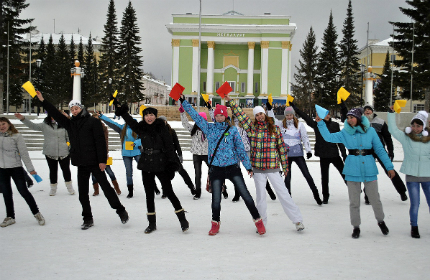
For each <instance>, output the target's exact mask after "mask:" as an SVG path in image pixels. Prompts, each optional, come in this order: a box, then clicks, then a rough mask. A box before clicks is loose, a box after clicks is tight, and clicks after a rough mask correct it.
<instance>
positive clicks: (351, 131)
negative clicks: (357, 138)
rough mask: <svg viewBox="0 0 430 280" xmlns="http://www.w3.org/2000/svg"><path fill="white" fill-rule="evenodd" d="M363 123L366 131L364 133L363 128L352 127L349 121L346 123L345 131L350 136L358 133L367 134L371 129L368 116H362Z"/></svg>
mask: <svg viewBox="0 0 430 280" xmlns="http://www.w3.org/2000/svg"><path fill="white" fill-rule="evenodd" d="M361 123H362V124H363V125H364V128H365V131H363V129H362V128H361V126H359V125H357V126H354V127H352V126H350V125H349V123H348V120H345V122H344V125H345V126H344V128H343V129H344V130H345V132H347V133H348V134H350V135H354V134H355V133H356V132H358V133H366V131H367V130H368V129H369V127H370V122H369V119H368V118H367V117H366V116H362V117H361Z"/></svg>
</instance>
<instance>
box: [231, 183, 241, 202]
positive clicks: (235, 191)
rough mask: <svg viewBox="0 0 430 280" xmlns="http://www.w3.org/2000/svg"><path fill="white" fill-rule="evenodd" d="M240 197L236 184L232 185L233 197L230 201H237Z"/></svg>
mask: <svg viewBox="0 0 430 280" xmlns="http://www.w3.org/2000/svg"><path fill="white" fill-rule="evenodd" d="M239 199H240V194H239V190H238V189H237V187H236V186H234V197H233V199H232V200H231V201H233V202H238V201H239Z"/></svg>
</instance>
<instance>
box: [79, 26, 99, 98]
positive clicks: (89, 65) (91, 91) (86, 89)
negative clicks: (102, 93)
mask: <svg viewBox="0 0 430 280" xmlns="http://www.w3.org/2000/svg"><path fill="white" fill-rule="evenodd" d="M95 60H96V58H95V57H94V48H93V42H92V37H91V34H90V37H89V38H88V44H87V47H86V52H85V56H84V61H83V64H82V65H83V67H84V68H85V79H83V80H82V91H81V92H82V104H84V105H87V106H89V105H91V104H92V103H94V102H96V101H97V84H96V81H97V67H96V68H94V65H96V66H97V63H96V64H94V61H95Z"/></svg>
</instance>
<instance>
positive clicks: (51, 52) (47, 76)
mask: <svg viewBox="0 0 430 280" xmlns="http://www.w3.org/2000/svg"><path fill="white" fill-rule="evenodd" d="M55 53H56V50H55V46H54V41H53V39H52V34H51V35H50V36H49V40H48V45H47V46H46V56H45V60H44V61H43V62H42V67H43V69H42V71H43V76H44V78H43V87H44V91H43V92H42V93H43V97H45V98H46V99H47V100H49V102H51V103H53V104H57V103H56V102H57V100H56V94H57V91H56V90H57V89H56V83H57V78H58V64H57V59H56V55H55Z"/></svg>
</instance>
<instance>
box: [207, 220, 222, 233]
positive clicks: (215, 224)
mask: <svg viewBox="0 0 430 280" xmlns="http://www.w3.org/2000/svg"><path fill="white" fill-rule="evenodd" d="M220 224H221V222H217V221H212V228H211V230H210V231H209V235H216V234H217V233H218V232H219V226H220Z"/></svg>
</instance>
